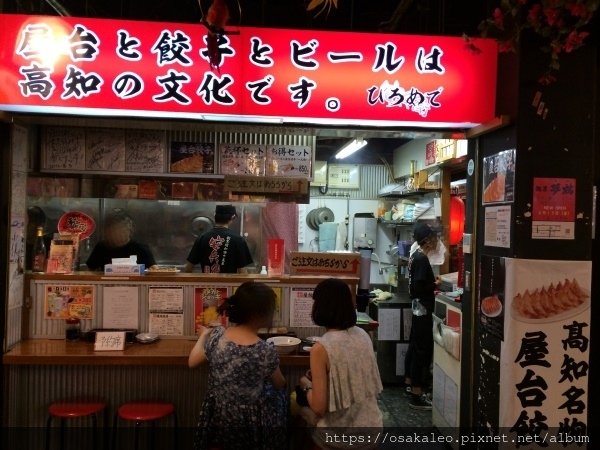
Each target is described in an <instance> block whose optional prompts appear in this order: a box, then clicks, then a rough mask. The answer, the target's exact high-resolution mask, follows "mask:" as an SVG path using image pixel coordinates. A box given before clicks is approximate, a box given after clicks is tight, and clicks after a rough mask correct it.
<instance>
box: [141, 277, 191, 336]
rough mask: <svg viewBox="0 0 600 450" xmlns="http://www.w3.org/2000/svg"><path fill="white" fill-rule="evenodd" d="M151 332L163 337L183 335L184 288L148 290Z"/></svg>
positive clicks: (154, 287)
mask: <svg viewBox="0 0 600 450" xmlns="http://www.w3.org/2000/svg"><path fill="white" fill-rule="evenodd" d="M148 309H149V311H150V316H149V330H148V331H149V332H150V333H154V334H159V335H163V336H181V335H183V287H182V286H173V287H171V286H151V287H149V288H148Z"/></svg>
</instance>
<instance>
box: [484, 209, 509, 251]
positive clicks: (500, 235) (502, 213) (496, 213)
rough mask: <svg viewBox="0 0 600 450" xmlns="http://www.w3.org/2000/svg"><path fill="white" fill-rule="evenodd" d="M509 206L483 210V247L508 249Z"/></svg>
mask: <svg viewBox="0 0 600 450" xmlns="http://www.w3.org/2000/svg"><path fill="white" fill-rule="evenodd" d="M510 218H511V213H510V205H503V206H494V207H487V208H485V231H484V245H487V246H488V247H502V248H510Z"/></svg>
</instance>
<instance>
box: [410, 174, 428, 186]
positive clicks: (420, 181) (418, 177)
mask: <svg viewBox="0 0 600 450" xmlns="http://www.w3.org/2000/svg"><path fill="white" fill-rule="evenodd" d="M428 179H429V172H427V171H426V170H419V171H418V172H417V173H415V179H414V184H413V185H414V187H415V189H423V185H424V184H425V183H427V180H428Z"/></svg>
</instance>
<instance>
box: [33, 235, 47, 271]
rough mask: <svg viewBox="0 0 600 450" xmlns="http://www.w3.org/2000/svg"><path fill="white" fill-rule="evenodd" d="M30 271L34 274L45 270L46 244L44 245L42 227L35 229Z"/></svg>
mask: <svg viewBox="0 0 600 450" xmlns="http://www.w3.org/2000/svg"><path fill="white" fill-rule="evenodd" d="M31 270H33V271H34V272H44V271H45V270H46V244H45V243H44V228H42V227H37V232H36V236H35V241H34V243H33V259H32V264H31Z"/></svg>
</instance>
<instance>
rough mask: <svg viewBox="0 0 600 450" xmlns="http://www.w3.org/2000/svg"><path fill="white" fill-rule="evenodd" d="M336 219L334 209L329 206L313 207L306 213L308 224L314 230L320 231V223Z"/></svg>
mask: <svg viewBox="0 0 600 450" xmlns="http://www.w3.org/2000/svg"><path fill="white" fill-rule="evenodd" d="M334 220H335V215H334V214H333V211H332V210H331V209H329V208H327V207H322V208H315V209H312V210H310V211H309V213H308V214H307V215H306V224H307V225H308V227H309V228H310V229H311V230H314V231H318V230H319V225H321V224H322V223H328V222H333V221H334Z"/></svg>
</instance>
